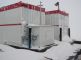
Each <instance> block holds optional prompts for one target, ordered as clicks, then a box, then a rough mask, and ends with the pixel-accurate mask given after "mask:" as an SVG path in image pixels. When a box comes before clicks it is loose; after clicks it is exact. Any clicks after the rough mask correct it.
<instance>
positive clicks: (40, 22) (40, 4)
mask: <svg viewBox="0 0 81 60" xmlns="http://www.w3.org/2000/svg"><path fill="white" fill-rule="evenodd" d="M41 3H42V2H41V1H40V5H39V6H40V25H41V23H42V21H41V20H42V19H41V18H42V17H41V6H42V4H41Z"/></svg>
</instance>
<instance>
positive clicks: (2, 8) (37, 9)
mask: <svg viewBox="0 0 81 60" xmlns="http://www.w3.org/2000/svg"><path fill="white" fill-rule="evenodd" d="M18 7H24V8H28V9H31V10H36V11H40V7H38V6H35V5H32V4H27V3H23V2H22V1H20V2H18V3H15V4H11V5H8V6H4V7H1V8H0V12H2V11H6V10H11V9H14V8H18ZM41 12H45V8H41Z"/></svg>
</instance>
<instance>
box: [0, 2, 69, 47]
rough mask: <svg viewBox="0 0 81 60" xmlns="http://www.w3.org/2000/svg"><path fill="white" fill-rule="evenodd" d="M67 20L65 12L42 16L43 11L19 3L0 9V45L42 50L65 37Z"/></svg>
mask: <svg viewBox="0 0 81 60" xmlns="http://www.w3.org/2000/svg"><path fill="white" fill-rule="evenodd" d="M40 9H41V10H40ZM40 14H41V19H40ZM68 18H69V15H68V13H66V12H63V11H58V10H55V11H47V12H45V8H40V7H38V6H34V5H31V4H27V3H23V2H18V3H15V4H11V5H8V6H4V7H1V8H0V43H1V44H10V45H15V46H24V47H27V48H34V47H36V48H41V47H45V46H47V45H50V44H53V42H54V40H62V37H63V36H64V35H68V31H69V32H70V28H69V19H68ZM68 28H69V29H68ZM69 35H70V34H69Z"/></svg>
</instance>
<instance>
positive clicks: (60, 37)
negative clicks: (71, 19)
mask: <svg viewBox="0 0 81 60" xmlns="http://www.w3.org/2000/svg"><path fill="white" fill-rule="evenodd" d="M59 38H60V41H62V28H60V36H59Z"/></svg>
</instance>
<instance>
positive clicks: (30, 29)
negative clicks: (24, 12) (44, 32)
mask: <svg viewBox="0 0 81 60" xmlns="http://www.w3.org/2000/svg"><path fill="white" fill-rule="evenodd" d="M31 31H32V28H29V49H30V48H31Z"/></svg>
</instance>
